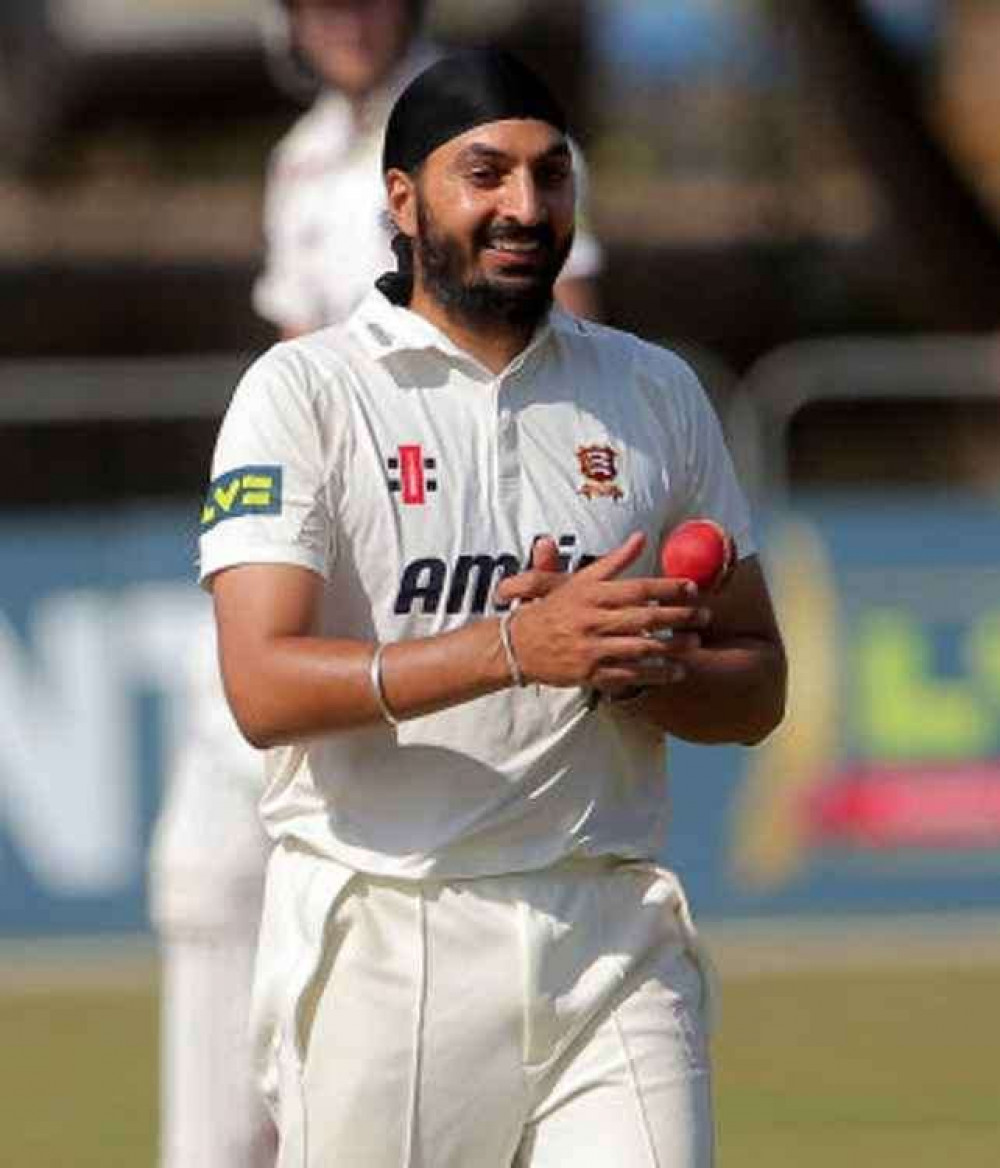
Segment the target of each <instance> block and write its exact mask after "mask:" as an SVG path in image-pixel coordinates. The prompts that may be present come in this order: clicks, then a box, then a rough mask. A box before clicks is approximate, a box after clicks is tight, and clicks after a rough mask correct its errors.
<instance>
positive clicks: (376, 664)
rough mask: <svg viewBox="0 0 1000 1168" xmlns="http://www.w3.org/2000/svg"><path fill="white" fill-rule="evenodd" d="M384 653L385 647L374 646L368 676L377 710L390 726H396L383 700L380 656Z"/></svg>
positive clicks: (397, 723) (390, 711)
mask: <svg viewBox="0 0 1000 1168" xmlns="http://www.w3.org/2000/svg"><path fill="white" fill-rule="evenodd" d="M384 652H385V645H376V646H375V652H374V653H373V654H372V659H371V664H370V666H369V668H368V676H369V678H370V679H371V683H372V693H373V694H374V695H375V701H376V702H378V708H379V709H380V710H381V711H382V717H383V718H385V720H386V721H387V722H388V723H389V725H390V726H398V725H399V719H398V718H397V717H396V715H395V714H394V713H393V712H392V710H390V709H389V703H388V702H387V701H386V700H385V690H384V689H383V688H382V654H383V653H384Z"/></svg>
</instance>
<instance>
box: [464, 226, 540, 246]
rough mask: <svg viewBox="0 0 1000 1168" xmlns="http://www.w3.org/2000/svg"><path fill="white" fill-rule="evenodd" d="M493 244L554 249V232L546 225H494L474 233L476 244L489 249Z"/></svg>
mask: <svg viewBox="0 0 1000 1168" xmlns="http://www.w3.org/2000/svg"><path fill="white" fill-rule="evenodd" d="M494 243H537V244H539V245H540V246H541V247H547V248H549V249H552V248H554V247H555V243H556V236H555V232H554V231H553V230H552V228H551V227H550V226H549V224H548V223H539V224H537V225H536V226H534V227H524V226H522V225H521V224H520V223H495V224H493V225H492V226H490V227H484V228H482V229H481V230H480V231H478V232H477V233H476V244H477V246H479V247H489V246H490V245H491V244H494Z"/></svg>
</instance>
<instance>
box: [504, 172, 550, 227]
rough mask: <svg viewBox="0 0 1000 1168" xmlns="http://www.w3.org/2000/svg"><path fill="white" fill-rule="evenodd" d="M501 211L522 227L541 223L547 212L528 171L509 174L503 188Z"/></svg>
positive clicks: (536, 185)
mask: <svg viewBox="0 0 1000 1168" xmlns="http://www.w3.org/2000/svg"><path fill="white" fill-rule="evenodd" d="M503 213H504V215H505V216H507V217H508V218H510V219H513V220H515V221H516V222H518V223H520V224H521V225H522V226H524V227H533V226H535V225H537V224H538V223H541V222H542V221H543V220H544V219H545V218H546V214H547V210H546V206H545V202H544V200H543V199H542V197H541V192H540V191H539V189H538V184H537V183H536V182H535V177H534V175H533V174H531V173H530V172H526V173H517V174H512V175H511V176H510V179H509V181H508V182H507V183H506V185H505V189H504V205H503Z"/></svg>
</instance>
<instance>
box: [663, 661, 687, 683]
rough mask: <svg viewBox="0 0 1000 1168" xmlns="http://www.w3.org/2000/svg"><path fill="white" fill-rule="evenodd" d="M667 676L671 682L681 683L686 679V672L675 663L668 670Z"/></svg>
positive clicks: (681, 666)
mask: <svg viewBox="0 0 1000 1168" xmlns="http://www.w3.org/2000/svg"><path fill="white" fill-rule="evenodd" d="M667 676H668V677H669V678H670V680H671V681H683V680H684V678H685V677H687V670H686V669H685V668H684V666H683V665H678V664H677V662H674V663H673V665H672V666H671V667H670V668H669V669H668V671H667Z"/></svg>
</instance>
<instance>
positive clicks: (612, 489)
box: [576, 446, 624, 503]
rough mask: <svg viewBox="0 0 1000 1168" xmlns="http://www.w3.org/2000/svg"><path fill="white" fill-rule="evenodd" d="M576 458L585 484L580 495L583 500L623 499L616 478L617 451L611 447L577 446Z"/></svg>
mask: <svg viewBox="0 0 1000 1168" xmlns="http://www.w3.org/2000/svg"><path fill="white" fill-rule="evenodd" d="M576 457H577V460H578V462H579V463H580V473H581V474H582V475H583V477H584V480H585V482H584V483H583V485H582V486H581V487H580V494H581V495H583V497H584V498H585V499H597V498H605V499H614V501H615V502H616V503H617V502H618V500H619V499H621V498H623V497H624V496H623V492H622V489H621V487H620V486H619V485H618V483H617V481H616V480H617V478H618V451H617V450H615V449H614V447H613V446H578V447H577V448H576Z"/></svg>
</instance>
